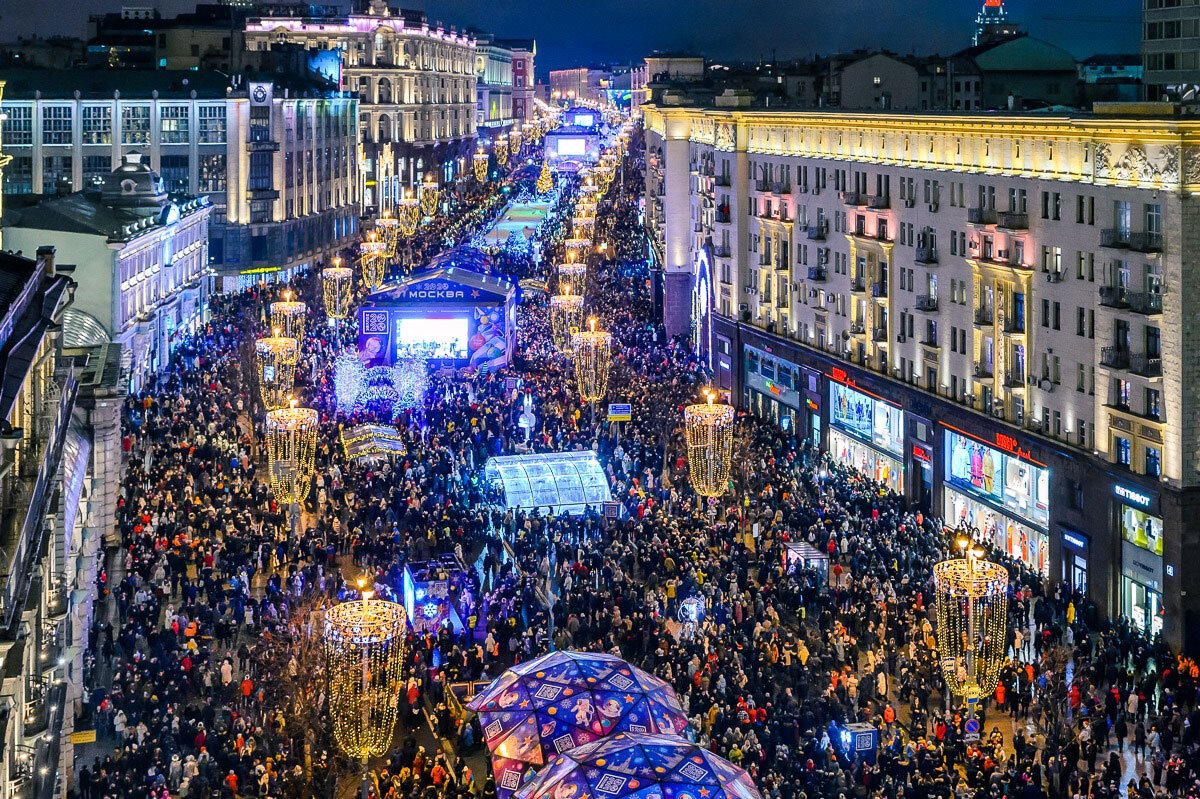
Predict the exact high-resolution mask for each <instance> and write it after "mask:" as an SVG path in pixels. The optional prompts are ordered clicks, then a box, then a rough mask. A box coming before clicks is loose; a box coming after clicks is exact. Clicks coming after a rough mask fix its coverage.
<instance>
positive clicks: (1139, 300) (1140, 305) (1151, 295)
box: [1125, 291, 1162, 315]
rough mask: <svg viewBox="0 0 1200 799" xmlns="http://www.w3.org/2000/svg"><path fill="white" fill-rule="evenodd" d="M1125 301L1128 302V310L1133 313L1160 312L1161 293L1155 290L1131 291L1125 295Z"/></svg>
mask: <svg viewBox="0 0 1200 799" xmlns="http://www.w3.org/2000/svg"><path fill="white" fill-rule="evenodd" d="M1125 301H1126V302H1127V303H1129V310H1131V311H1133V312H1134V313H1140V314H1146V315H1154V314H1160V313H1162V294H1160V293H1158V292H1157V291H1131V292H1128V293H1127V294H1126V295H1125Z"/></svg>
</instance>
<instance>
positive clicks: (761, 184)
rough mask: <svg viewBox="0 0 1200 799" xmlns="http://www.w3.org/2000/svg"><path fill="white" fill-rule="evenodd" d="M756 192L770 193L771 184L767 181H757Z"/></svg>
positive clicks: (755, 182) (755, 183) (755, 184)
mask: <svg viewBox="0 0 1200 799" xmlns="http://www.w3.org/2000/svg"><path fill="white" fill-rule="evenodd" d="M754 190H755V191H770V190H771V184H770V183H769V182H768V181H766V180H756V181H754Z"/></svg>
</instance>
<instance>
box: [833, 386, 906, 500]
mask: <svg viewBox="0 0 1200 799" xmlns="http://www.w3.org/2000/svg"><path fill="white" fill-rule="evenodd" d="M829 453H830V455H832V456H833V459H834V460H836V461H837V462H838V463H842V464H845V465H847V466H850V467H852V468H854V469H857V470H858V471H859V472H861V473H862V474H864V475H866V476H867V477H870V478H871V479H873V480H878V481H879V482H881V483H883V484H885V485H886V486H887V487H888V488H890V489H891V490H892V491H895V492H896V493H897V494H903V493H904V464H903V463H902V462H901V460H900V458H901V457H903V455H904V411H902V410H901V409H900V408H899V407H898V406H895V405H893V404H892V403H890V402H888V401H887V400H884V399H882V398H880V397H877V396H875V395H873V394H870V393H869V392H866V391H863V390H861V389H858V388H851V387H850V386H849V385H845V384H844V383H841V382H838V381H837V380H835V379H831V380H830V381H829Z"/></svg>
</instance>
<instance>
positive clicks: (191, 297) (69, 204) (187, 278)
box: [3, 151, 212, 392]
mask: <svg viewBox="0 0 1200 799" xmlns="http://www.w3.org/2000/svg"><path fill="white" fill-rule="evenodd" d="M211 211H212V206H211V205H210V204H209V202H208V198H207V197H176V198H174V199H172V198H171V197H170V196H169V195H168V194H167V190H166V185H165V183H164V181H163V179H162V177H161V176H160V175H159V174H158V173H156V172H154V171H153V170H152V169H151V168H150V165H149V164H148V163H145V162H144V161H143V159H142V154H141V153H139V152H136V151H130V152H128V153H126V154H125V156H124V158H123V159H122V163H121V165H120V166H119V167H117V168H116V169H115V170H113V171H112V172H111V173H110V174H109V175H108V176H106V177H105V179H104V182H103V184H102V185H101V187H100V188H99V190H96V189H89V190H88V191H80V192H73V193H70V194H64V195H54V196H46V197H42V198H40V199H38V200H36V201H35V202H34V203H32V204H27V205H25V206H24V207H21V205H20V204H18V203H10V208H9V210H8V213H7V214H6V215H5V218H4V220H3V223H4V226H5V238H6V239H7V241H8V244H9V246H10V247H14V248H16V249H23V250H27V251H28V250H32V249H34V248H36V247H37V246H38V244H39V243H45V244H49V245H51V246H53V247H55V248H56V249H57V251H58V253H59V257H65V258H69V259H70V260H72V261H74V262H75V263H76V264H78V266H76V268H75V272H74V273H73V275H72V277H73V278H74V280H75V282H76V283H77V284H78V286H79V289H78V290H77V291H76V294H75V302H74V303H73V304H72V306H71V308H69V309H68V310H67V316H68V325H69V326H70V327H71V328H72V329H73V333H74V334H75V335H80V334H81V333H83V332H84V331H87V332H86V334H85V335H84V336H83V338H82V339H81V340H80V341H79V343H86V344H88V345H95V344H105V343H109V342H112V343H116V344H119V345H120V347H121V367H122V373H123V374H124V375H125V376H126V378H127V380H128V384H127V387H128V389H129V390H130V391H133V392H137V391H140V390H141V389H142V387H143V386H144V385H145V383H146V380H147V378H149V377H150V376H151V375H152V374H154V373H156V372H158V371H161V370H162V369H164V368H166V367H167V365H168V364H169V363H170V359H171V353H172V350H173V348H174V346H175V345H176V344H178V343H179V342H180V341H181V340H182V339H183V337H184V336H185V335H187V334H189V333H192V332H195V331H196V330H197V329H198V328H199V326H200V325H201V324H203V323H204V322H205V321H206V320H207V310H208V299H209V296H208V295H209V282H210V281H209V274H210V270H209V266H208V217H209V213H210V212H211Z"/></svg>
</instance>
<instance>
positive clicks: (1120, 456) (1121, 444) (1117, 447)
mask: <svg viewBox="0 0 1200 799" xmlns="http://www.w3.org/2000/svg"><path fill="white" fill-rule="evenodd" d="M1131 449H1132V447H1131V446H1130V444H1129V439H1128V438H1123V437H1121V436H1113V455H1115V456H1116V459H1117V460H1116V462H1117V463H1119V464H1121V465H1122V466H1128V465H1129V459H1130V452H1131Z"/></svg>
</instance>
